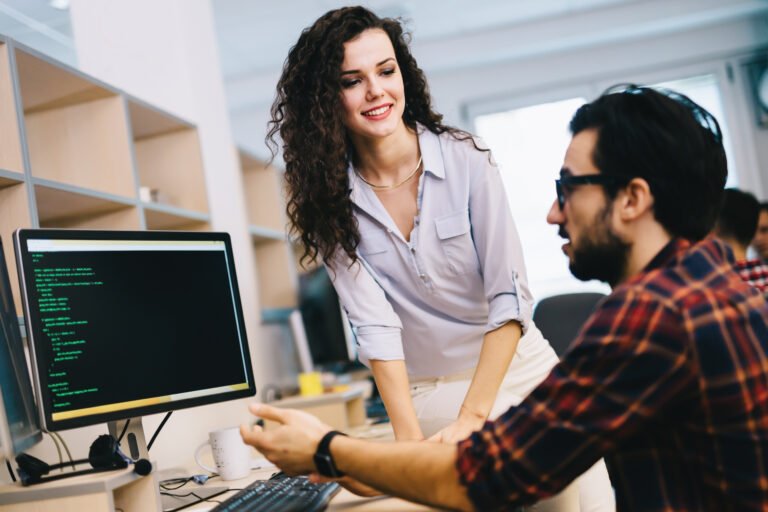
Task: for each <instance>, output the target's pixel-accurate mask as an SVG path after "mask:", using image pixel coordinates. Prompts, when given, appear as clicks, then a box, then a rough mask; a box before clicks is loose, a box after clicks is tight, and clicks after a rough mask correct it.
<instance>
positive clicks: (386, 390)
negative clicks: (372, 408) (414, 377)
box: [371, 360, 424, 441]
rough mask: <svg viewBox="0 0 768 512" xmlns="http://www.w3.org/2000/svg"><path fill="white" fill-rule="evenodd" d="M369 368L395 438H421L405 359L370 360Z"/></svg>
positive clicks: (399, 439)
mask: <svg viewBox="0 0 768 512" xmlns="http://www.w3.org/2000/svg"><path fill="white" fill-rule="evenodd" d="M371 370H372V371H373V378H374V379H376V387H377V388H378V389H379V394H381V399H382V401H383V402H384V406H385V407H386V408H387V414H388V415H389V421H390V422H391V423H392V429H393V430H394V431H395V439H397V440H398V441H403V440H420V439H423V438H424V436H423V435H422V432H421V428H420V427H419V422H418V420H417V419H416V411H415V410H414V408H413V400H411V391H410V389H409V385H408V373H407V372H406V370H405V361H403V360H396V361H378V360H371Z"/></svg>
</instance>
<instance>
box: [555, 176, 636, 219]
mask: <svg viewBox="0 0 768 512" xmlns="http://www.w3.org/2000/svg"><path fill="white" fill-rule="evenodd" d="M631 180H632V177H631V176H619V175H617V174H583V175H581V176H573V175H570V174H563V173H562V172H561V173H560V178H559V179H556V180H555V192H556V194H557V205H558V206H559V207H560V209H561V210H562V209H563V208H565V201H566V199H568V197H567V195H566V192H565V188H566V187H571V186H578V185H603V186H605V185H615V184H617V183H618V184H621V183H629V182H630V181H631Z"/></svg>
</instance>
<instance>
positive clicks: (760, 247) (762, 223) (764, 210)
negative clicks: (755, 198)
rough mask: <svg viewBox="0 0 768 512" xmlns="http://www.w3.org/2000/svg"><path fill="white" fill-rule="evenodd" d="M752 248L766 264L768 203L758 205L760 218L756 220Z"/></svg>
mask: <svg viewBox="0 0 768 512" xmlns="http://www.w3.org/2000/svg"><path fill="white" fill-rule="evenodd" d="M752 248H753V249H754V250H755V252H757V256H758V257H759V258H760V259H761V260H763V261H766V262H768V202H765V203H760V216H759V217H758V218H757V231H756V232H755V238H754V240H752Z"/></svg>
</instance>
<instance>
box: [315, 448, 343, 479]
mask: <svg viewBox="0 0 768 512" xmlns="http://www.w3.org/2000/svg"><path fill="white" fill-rule="evenodd" d="M315 467H317V472H318V473H320V474H321V475H323V476H327V477H329V478H336V477H337V476H338V475H337V473H336V467H335V466H334V464H333V460H332V459H331V456H330V455H326V454H324V453H316V454H315Z"/></svg>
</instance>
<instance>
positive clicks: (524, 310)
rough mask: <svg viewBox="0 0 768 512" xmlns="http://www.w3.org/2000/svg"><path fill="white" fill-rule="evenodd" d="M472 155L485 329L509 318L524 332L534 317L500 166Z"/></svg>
mask: <svg viewBox="0 0 768 512" xmlns="http://www.w3.org/2000/svg"><path fill="white" fill-rule="evenodd" d="M474 158H477V159H478V161H477V163H476V167H477V172H475V173H473V182H472V183H471V188H470V198H469V215H470V220H471V223H472V238H473V240H474V241H475V248H476V250H477V255H478V257H479V259H480V265H481V267H482V272H483V283H484V287H485V296H486V299H487V300H488V324H487V327H486V332H488V331H492V330H494V329H497V328H499V327H501V326H502V325H504V324H506V323H507V322H509V321H510V320H517V321H518V322H520V324H521V325H522V327H523V332H526V330H527V329H528V324H529V323H530V321H531V317H532V316H533V297H532V296H531V293H530V291H529V289H528V279H527V276H526V272H525V263H524V261H523V249H522V246H521V245H520V237H519V235H518V233H517V228H516V227H515V222H514V220H513V219H512V213H511V212H510V210H509V203H508V202H507V196H506V193H505V192H504V184H503V183H502V181H501V175H500V173H499V168H498V167H497V166H496V165H495V164H494V163H492V162H490V161H489V160H488V154H487V153H479V152H478V154H476V155H474Z"/></svg>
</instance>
